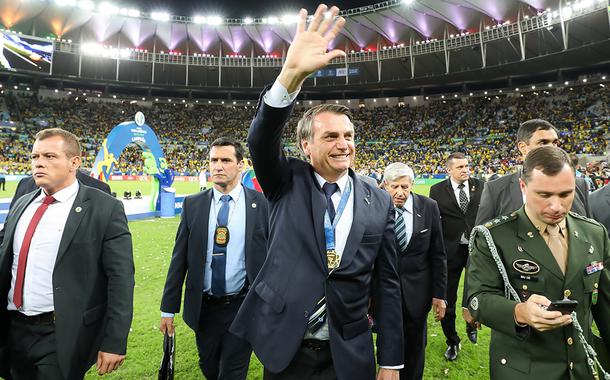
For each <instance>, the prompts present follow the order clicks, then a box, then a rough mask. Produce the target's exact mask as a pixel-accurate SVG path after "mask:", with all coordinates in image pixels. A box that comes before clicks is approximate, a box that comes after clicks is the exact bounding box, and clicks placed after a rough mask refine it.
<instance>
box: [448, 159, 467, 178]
mask: <svg viewBox="0 0 610 380" xmlns="http://www.w3.org/2000/svg"><path fill="white" fill-rule="evenodd" d="M447 173H449V176H450V177H451V179H453V180H454V181H455V182H457V183H462V182H465V181H468V178H470V166H469V165H468V159H466V158H454V159H453V160H451V162H449V167H447Z"/></svg>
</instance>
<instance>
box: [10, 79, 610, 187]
mask: <svg viewBox="0 0 610 380" xmlns="http://www.w3.org/2000/svg"><path fill="white" fill-rule="evenodd" d="M608 98H609V93H608V90H607V88H605V87H601V86H597V87H592V86H582V87H575V88H573V89H568V88H565V89H558V90H554V91H552V92H548V91H543V92H528V93H522V94H520V93H517V94H511V95H505V96H501V97H500V96H493V97H472V98H468V97H466V98H458V99H455V100H436V101H431V102H428V103H427V104H426V105H422V106H415V107H413V106H411V107H410V106H404V105H397V106H392V107H388V106H379V107H371V108H370V107H362V106H360V107H357V108H355V109H354V110H353V116H354V125H355V129H356V143H357V152H358V154H357V155H356V157H357V159H356V162H355V169H356V170H357V171H358V172H360V173H361V174H365V175H373V176H376V177H378V176H379V174H380V173H381V171H382V170H383V168H384V167H385V166H386V165H387V164H389V163H391V162H395V161H402V162H408V163H410V164H411V165H412V166H413V168H414V170H415V172H416V174H417V175H418V176H420V177H429V176H435V175H440V174H443V173H444V160H445V157H446V156H447V155H448V154H449V153H450V152H454V151H462V152H464V153H466V154H468V155H469V157H470V158H471V163H472V167H473V170H474V174H475V175H478V176H480V177H484V176H485V175H486V173H487V172H488V171H489V169H490V168H493V169H494V170H495V171H496V172H498V174H500V175H502V174H504V173H507V172H509V171H511V170H512V169H513V168H514V167H515V166H516V165H518V164H519V158H518V157H519V155H518V151H517V149H516V144H515V139H516V136H515V133H516V130H517V128H518V126H519V124H520V123H521V122H523V121H525V120H528V119H532V118H543V119H546V120H548V121H550V122H551V123H553V124H554V125H555V126H556V127H557V128H558V129H559V132H560V140H561V146H562V147H563V148H564V149H565V150H566V151H568V152H570V153H575V154H578V155H592V156H603V155H606V154H607V153H606V151H607V149H608V147H607V145H608V143H607V141H608V133H609V132H608V125H609V123H610V112H609V110H608V100H609V99H608ZM11 103H12V105H13V107H12V108H11V109H10V113H11V120H19V121H21V123H16V125H17V128H16V129H15V130H14V131H13V130H7V129H5V130H0V143H1V148H0V171H3V172H5V173H8V174H13V173H14V174H23V173H27V172H29V170H30V169H29V151H30V149H31V144H32V141H33V135H34V134H35V133H36V132H37V131H39V130H40V129H43V128H49V127H61V128H64V129H67V130H70V131H72V132H74V133H75V134H76V135H77V136H79V137H81V139H82V142H83V146H84V152H83V167H85V168H91V167H92V165H93V162H94V160H95V156H96V155H97V153H98V150H99V148H100V144H101V142H102V141H103V140H104V138H105V137H106V136H107V135H108V133H109V132H110V130H111V129H112V128H113V127H114V126H115V125H117V124H119V123H121V122H124V121H126V120H130V119H132V118H133V115H134V114H135V113H136V112H137V111H142V112H143V113H144V114H145V115H146V121H147V123H148V124H149V125H150V126H151V128H153V130H154V131H155V133H156V134H157V136H158V138H159V142H160V143H161V146H162V148H163V150H164V153H165V156H166V159H167V162H168V164H169V167H170V168H172V169H173V170H174V171H175V172H176V173H184V174H187V175H197V173H199V171H200V170H201V169H202V168H203V167H204V166H205V158H206V157H207V145H208V143H209V142H211V141H213V140H214V139H215V138H217V137H219V136H223V135H226V136H232V137H234V138H237V139H239V140H241V141H245V140H246V135H247V131H248V127H249V123H250V121H251V120H252V118H253V116H254V111H255V109H254V107H252V106H232V105H226V106H225V105H209V104H202V105H195V106H193V105H189V106H185V105H183V104H179V103H178V104H176V103H171V104H169V103H155V104H153V105H152V106H149V107H145V108H144V109H143V107H142V105H141V104H132V103H130V102H102V101H90V100H86V99H84V98H82V97H81V98H78V97H71V98H66V99H46V98H45V99H43V98H40V97H38V96H36V95H35V94H31V95H29V96H28V95H21V96H13V99H12V102H11ZM298 108H299V107H298ZM303 109H304V108H303ZM303 109H297V112H295V113H294V115H293V117H292V118H291V120H290V122H289V124H290V126H289V127H288V128H287V129H286V132H285V136H284V138H285V143H286V144H285V149H286V151H287V154H291V155H298V154H299V151H298V149H297V148H296V145H295V141H294V139H295V130H296V122H297V120H298V118H299V117H300V114H301V113H302V112H299V111H302V110H303ZM142 167H143V160H142V155H141V149H140V148H139V147H137V146H135V145H133V146H129V147H128V148H127V149H125V150H124V152H123V153H122V155H121V157H120V158H119V160H118V165H117V168H116V170H117V171H120V172H122V173H125V174H138V173H141V172H142ZM581 171H582V172H583V173H584V174H585V175H588V176H590V177H591V178H595V179H594V181H596V180H597V181H599V180H601V181H602V182H605V181H607V177H608V167H607V164H605V163H601V162H600V163H593V164H589V165H584V166H583V167H582V168H581Z"/></svg>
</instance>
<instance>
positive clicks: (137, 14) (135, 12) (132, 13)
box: [127, 9, 141, 18]
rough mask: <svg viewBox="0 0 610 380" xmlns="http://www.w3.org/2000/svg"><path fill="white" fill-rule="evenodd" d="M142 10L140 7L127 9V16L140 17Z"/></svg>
mask: <svg viewBox="0 0 610 380" xmlns="http://www.w3.org/2000/svg"><path fill="white" fill-rule="evenodd" d="M140 14H141V12H140V11H139V10H138V9H127V16H129V17H133V18H138V17H140Z"/></svg>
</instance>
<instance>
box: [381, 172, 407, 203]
mask: <svg viewBox="0 0 610 380" xmlns="http://www.w3.org/2000/svg"><path fill="white" fill-rule="evenodd" d="M412 186H413V182H412V181H411V178H409V177H408V176H404V177H400V178H398V179H397V180H395V181H391V182H386V183H385V185H384V187H385V189H386V190H387V191H388V193H390V197H391V198H392V202H393V203H394V206H395V207H403V206H404V205H405V202H406V201H407V199H408V198H409V194H411V187H412Z"/></svg>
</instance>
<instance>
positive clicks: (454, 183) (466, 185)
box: [449, 177, 468, 191]
mask: <svg viewBox="0 0 610 380" xmlns="http://www.w3.org/2000/svg"><path fill="white" fill-rule="evenodd" d="M449 180H450V181H451V187H453V191H458V186H460V184H459V183H457V182H455V181H454V180H453V178H451V177H449ZM464 189H465V190H464V191H468V180H466V181H464Z"/></svg>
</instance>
